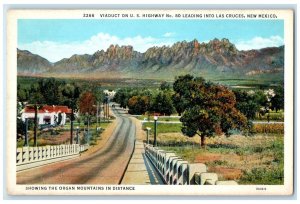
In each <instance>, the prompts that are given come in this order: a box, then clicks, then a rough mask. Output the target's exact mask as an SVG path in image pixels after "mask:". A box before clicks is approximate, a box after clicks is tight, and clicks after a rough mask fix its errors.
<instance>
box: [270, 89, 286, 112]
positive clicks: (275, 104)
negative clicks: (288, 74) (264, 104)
mask: <svg viewBox="0 0 300 204" xmlns="http://www.w3.org/2000/svg"><path fill="white" fill-rule="evenodd" d="M274 91H275V96H273V97H272V98H271V104H272V105H271V108H272V109H273V110H275V111H276V112H277V111H278V110H280V109H284V87H283V85H280V86H278V87H276V88H275V90H274Z"/></svg>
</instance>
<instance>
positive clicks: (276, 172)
mask: <svg viewBox="0 0 300 204" xmlns="http://www.w3.org/2000/svg"><path fill="white" fill-rule="evenodd" d="M283 182H284V171H283V166H281V168H272V169H266V168H254V169H252V170H251V171H246V172H244V174H243V176H242V177H241V179H240V183H241V184H261V185H265V184H268V185H282V184H283Z"/></svg>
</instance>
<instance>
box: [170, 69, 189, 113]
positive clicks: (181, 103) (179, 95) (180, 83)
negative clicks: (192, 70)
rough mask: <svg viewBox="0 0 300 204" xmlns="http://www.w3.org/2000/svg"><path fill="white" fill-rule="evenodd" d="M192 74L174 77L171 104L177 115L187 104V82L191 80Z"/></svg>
mask: <svg viewBox="0 0 300 204" xmlns="http://www.w3.org/2000/svg"><path fill="white" fill-rule="evenodd" d="M193 78H194V77H193V76H192V75H189V74H187V75H184V76H179V77H176V78H175V82H174V84H173V89H174V92H175V93H174V94H173V96H172V101H173V105H174V107H175V109H176V111H177V113H178V115H179V116H181V114H182V113H183V112H184V110H185V109H186V107H187V105H188V101H187V100H186V99H187V97H188V94H189V89H188V87H189V85H188V84H189V83H191V81H192V80H193Z"/></svg>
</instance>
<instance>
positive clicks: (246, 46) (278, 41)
mask: <svg viewBox="0 0 300 204" xmlns="http://www.w3.org/2000/svg"><path fill="white" fill-rule="evenodd" d="M281 45H284V39H283V38H282V37H280V36H278V35H276V36H271V37H269V38H263V37H259V36H257V37H254V38H252V39H251V40H247V41H244V40H240V41H237V42H236V43H235V46H236V48H237V49H238V50H251V49H260V48H265V47H278V46H281Z"/></svg>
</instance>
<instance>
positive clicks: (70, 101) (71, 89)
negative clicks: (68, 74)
mask: <svg viewBox="0 0 300 204" xmlns="http://www.w3.org/2000/svg"><path fill="white" fill-rule="evenodd" d="M80 92H81V91H80V88H79V87H78V86H77V85H75V84H74V83H73V84H67V85H66V86H65V87H64V88H63V90H62V95H63V97H64V99H63V100H64V102H63V104H64V105H67V106H68V107H69V108H71V118H70V121H71V128H70V143H71V144H73V130H74V125H73V122H74V120H75V116H74V112H75V111H77V110H78V107H77V102H78V99H79V96H80Z"/></svg>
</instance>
